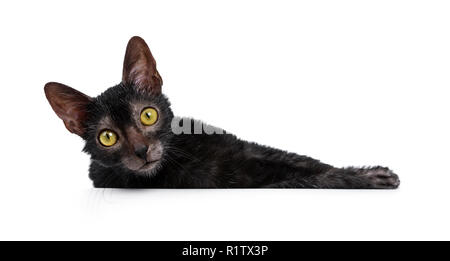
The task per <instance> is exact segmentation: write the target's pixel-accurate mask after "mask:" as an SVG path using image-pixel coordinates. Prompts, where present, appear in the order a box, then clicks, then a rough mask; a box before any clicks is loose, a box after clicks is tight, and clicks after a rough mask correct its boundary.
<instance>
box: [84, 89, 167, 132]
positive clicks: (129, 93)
mask: <svg viewBox="0 0 450 261" xmlns="http://www.w3.org/2000/svg"><path fill="white" fill-rule="evenodd" d="M169 106H170V104H169V102H168V100H167V98H165V96H164V95H162V94H160V95H152V94H148V93H145V92H139V91H136V90H135V88H133V86H126V85H122V84H120V85H117V86H114V87H111V88H109V89H108V90H106V91H105V92H103V93H102V94H100V95H99V96H97V97H96V98H95V101H94V103H93V105H92V108H91V110H90V111H91V112H92V116H93V119H94V121H95V122H98V121H100V120H101V119H102V118H104V117H108V118H110V119H111V120H112V121H113V122H116V123H117V124H129V123H133V119H135V118H136V117H137V116H138V114H139V113H140V112H141V111H142V110H143V109H144V108H146V107H154V108H156V109H158V110H161V111H165V110H166V109H168V108H169Z"/></svg>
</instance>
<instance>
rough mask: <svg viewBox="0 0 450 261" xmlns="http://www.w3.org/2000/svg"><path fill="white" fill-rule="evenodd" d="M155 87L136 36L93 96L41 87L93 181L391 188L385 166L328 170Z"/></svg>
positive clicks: (392, 177) (151, 63) (109, 184)
mask: <svg viewBox="0 0 450 261" xmlns="http://www.w3.org/2000/svg"><path fill="white" fill-rule="evenodd" d="M161 86H162V79H161V77H160V75H159V73H158V71H157V70H156V63H155V60H154V59H153V56H152V54H151V52H150V50H149V48H148V46H147V45H146V43H145V42H144V40H143V39H141V38H139V37H133V38H131V40H130V41H129V43H128V46H127V50H126V53H125V61H124V65H123V80H122V83H120V84H119V85H117V86H114V87H111V88H109V89H108V90H106V91H105V92H104V93H102V94H101V95H99V96H98V97H96V98H91V97H89V96H87V95H85V94H83V93H81V92H78V91H77V90H74V89H72V88H70V87H68V86H65V85H63V84H60V83H55V82H50V83H47V84H46V85H45V88H44V90H45V95H46V96H47V99H48V101H49V102H50V105H51V106H52V108H53V110H54V111H55V112H56V114H57V115H58V116H59V117H60V118H61V119H62V120H63V121H64V124H65V126H66V128H67V129H68V130H69V131H70V132H72V133H75V134H78V135H79V136H81V137H82V138H83V139H84V140H85V141H86V145H85V147H84V151H85V152H87V153H88V154H90V155H91V166H90V168H89V177H90V178H91V179H92V180H93V182H94V186H95V187H104V188H341V189H368V188H379V189H393V188H397V187H398V185H399V183H400V181H399V179H398V176H397V175H396V174H394V173H393V172H392V171H391V170H389V169H388V168H384V167H372V168H353V167H350V168H335V167H333V166H330V165H327V164H324V163H321V162H320V161H318V160H315V159H312V158H309V157H306V156H299V155H297V154H294V153H288V152H285V151H281V150H277V149H273V148H270V147H265V146H261V145H258V144H256V143H251V142H246V141H242V140H240V139H238V138H236V136H234V135H232V134H228V133H225V132H223V131H222V130H220V129H216V128H213V127H211V126H207V125H204V124H202V123H201V122H199V121H195V120H191V119H186V118H181V119H179V118H174V116H173V114H172V111H171V109H170V103H169V101H168V100H167V98H166V97H165V96H164V95H163V94H162V93H161Z"/></svg>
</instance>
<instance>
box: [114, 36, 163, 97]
mask: <svg viewBox="0 0 450 261" xmlns="http://www.w3.org/2000/svg"><path fill="white" fill-rule="evenodd" d="M122 82H123V83H128V84H133V85H135V86H136V87H137V88H138V89H141V90H144V91H148V92H152V93H155V94H160V93H161V86H162V84H163V82H162V79H161V76H160V75H159V73H158V71H157V70H156V62H155V59H154V58H153V56H152V53H151V52H150V49H149V48H148V46H147V44H146V43H145V41H144V40H143V39H142V38H140V37H139V36H134V37H132V38H131V39H130V41H129V42H128V45H127V50H126V52H125V59H124V61H123V75H122Z"/></svg>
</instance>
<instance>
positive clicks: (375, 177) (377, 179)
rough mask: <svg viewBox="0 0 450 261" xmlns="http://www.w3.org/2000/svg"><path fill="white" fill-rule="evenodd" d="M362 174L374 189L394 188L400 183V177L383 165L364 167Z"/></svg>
mask: <svg viewBox="0 0 450 261" xmlns="http://www.w3.org/2000/svg"><path fill="white" fill-rule="evenodd" d="M362 175H363V176H365V177H366V178H367V179H368V180H369V183H370V185H371V186H372V188H375V189H396V188H398V186H399V185H400V179H399V177H398V175H397V174H395V173H394V172H393V171H392V170H390V169H388V168H385V167H373V168H369V169H364V170H363V173H362Z"/></svg>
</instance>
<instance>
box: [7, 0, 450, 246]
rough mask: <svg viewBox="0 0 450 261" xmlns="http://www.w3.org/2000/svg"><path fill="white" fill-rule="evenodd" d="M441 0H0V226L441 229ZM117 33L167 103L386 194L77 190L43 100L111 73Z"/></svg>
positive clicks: (185, 236) (99, 84)
mask: <svg viewBox="0 0 450 261" xmlns="http://www.w3.org/2000/svg"><path fill="white" fill-rule="evenodd" d="M449 14H450V4H449V2H448V1H411V0H408V1H395V0H388V1H380V0H378V1H303V2H301V1H279V0H277V1H220V2H219V1H158V2H153V1H129V0H128V1H122V2H120V3H119V2H116V1H73V2H72V3H69V2H67V1H2V2H1V3H0V37H1V40H0V72H1V80H2V81H1V88H2V92H1V93H2V95H1V103H0V106H1V109H0V113H1V115H0V116H1V121H2V123H1V130H0V131H1V138H2V141H1V143H0V144H1V173H0V175H1V176H0V177H1V178H0V212H1V213H0V239H19V240H23V239H38V240H44V239H53V240H60V239H75V240H81V239H92V240H97V239H103V240H118V239H120V240H131V239H135V240H138V239H145V240H367V239H373V240H400V239H403V240H415V239H423V240H430V239H446V240H449V239H450V236H449V232H450V223H449V220H450V210H449V206H448V200H449V198H450V191H449V184H450V173H449V168H448V156H449V145H450V140H449V136H448V135H449V133H450V124H449V119H448V113H449V111H450V105H449V94H450V93H449V88H450V75H449V71H450V33H449V32H450V15H449ZM133 35H139V36H141V37H143V38H144V39H145V40H146V41H147V43H148V44H149V46H150V48H151V50H152V52H153V54H154V56H155V58H156V60H157V62H158V69H159V72H160V73H161V75H162V77H163V79H164V86H163V92H165V93H166V94H167V95H168V96H169V98H170V100H171V102H172V104H173V110H174V112H175V114H177V115H180V116H193V117H196V118H198V119H201V120H204V121H206V122H207V123H210V124H213V125H216V126H218V127H222V128H224V129H226V130H228V131H230V132H233V133H235V134H237V135H238V136H239V137H241V138H244V139H247V140H252V141H257V142H260V143H262V144H267V145H271V146H274V147H278V148H282V149H286V150H289V151H293V152H297V153H300V154H306V155H309V156H312V157H315V158H318V159H320V160H322V161H324V162H327V163H330V164H334V165H336V166H347V165H356V166H359V165H377V164H381V165H386V166H389V167H391V168H392V169H394V170H395V172H396V173H398V174H399V175H400V178H401V181H402V183H401V187H400V188H399V189H398V190H395V191H368V190H355V191H350V190H341V191H339V190H110V189H93V188H92V185H91V182H90V180H89V179H88V176H87V175H88V171H87V170H88V164H89V157H88V156H87V155H86V154H83V153H82V152H81V149H82V146H83V142H82V140H81V139H80V138H79V137H77V136H76V135H73V134H70V133H69V132H68V131H66V129H65V128H64V126H63V124H62V122H61V121H60V120H59V119H58V118H57V117H56V115H55V114H54V113H53V111H52V110H51V108H50V106H49V105H48V103H47V100H46V99H45V96H44V91H43V86H44V84H45V83H46V82H48V81H59V82H62V83H65V84H67V85H69V86H72V87H74V88H77V89H78V90H80V91H82V92H84V93H86V94H88V95H91V96H95V95H98V94H100V93H101V92H102V91H103V90H105V89H106V88H108V87H110V86H113V85H115V84H117V83H119V81H120V79H121V70H122V59H123V55H124V52H125V46H126V43H127V41H128V40H129V38H130V37H131V36H133Z"/></svg>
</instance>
